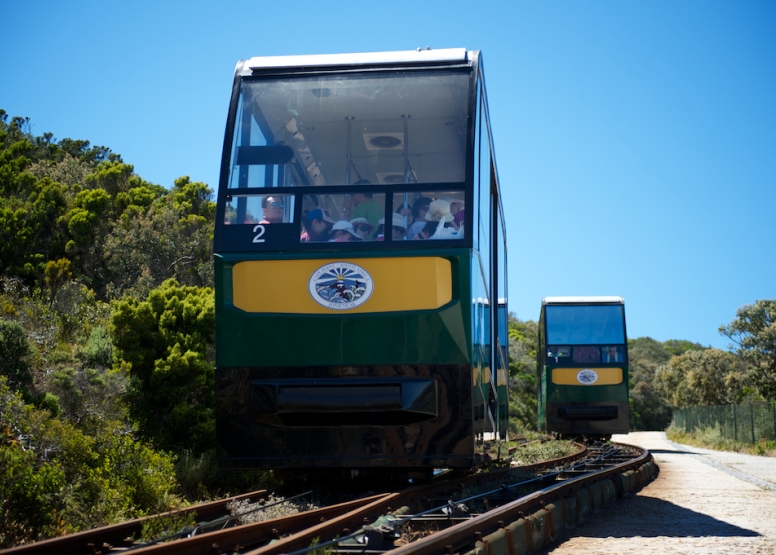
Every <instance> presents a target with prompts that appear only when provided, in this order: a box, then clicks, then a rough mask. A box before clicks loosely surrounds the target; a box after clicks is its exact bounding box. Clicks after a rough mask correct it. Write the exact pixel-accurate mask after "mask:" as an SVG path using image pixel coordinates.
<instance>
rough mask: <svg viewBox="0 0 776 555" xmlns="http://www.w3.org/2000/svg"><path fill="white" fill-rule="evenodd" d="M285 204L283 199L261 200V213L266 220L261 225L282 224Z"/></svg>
mask: <svg viewBox="0 0 776 555" xmlns="http://www.w3.org/2000/svg"><path fill="white" fill-rule="evenodd" d="M284 208H285V205H284V204H283V198H282V197H264V198H262V199H261V212H262V214H263V215H264V218H263V219H262V220H261V221H260V222H259V223H260V224H282V223H283V209H284Z"/></svg>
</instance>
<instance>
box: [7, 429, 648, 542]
mask: <svg viewBox="0 0 776 555" xmlns="http://www.w3.org/2000/svg"><path fill="white" fill-rule="evenodd" d="M654 471H655V466H654V463H653V462H652V457H651V455H650V454H649V453H648V452H647V451H644V450H641V449H638V448H634V447H632V446H625V445H614V444H599V445H591V446H583V445H579V449H578V452H577V453H575V454H573V455H570V456H567V457H563V458H560V459H555V460H551V461H545V462H542V463H539V464H534V465H529V466H522V467H516V468H505V469H498V470H491V471H490V472H485V473H479V474H474V475H471V476H467V477H463V478H456V479H447V478H445V477H440V478H439V479H438V480H435V481H433V482H431V483H429V484H423V485H418V486H413V487H409V488H405V489H402V490H400V491H396V492H386V493H378V494H372V495H366V496H362V497H360V498H358V499H353V500H350V501H347V502H344V503H337V504H334V505H330V506H327V507H322V508H314V509H311V510H307V511H305V512H302V513H299V514H294V515H290V516H285V517H281V518H274V519H270V520H264V521H260V522H252V523H249V524H240V522H241V521H245V520H247V519H246V518H244V514H243V515H230V514H229V511H228V509H227V506H228V505H229V506H232V507H233V506H234V502H235V501H236V502H238V504H240V503H242V504H249V503H252V504H253V508H252V510H257V508H256V504H257V502H258V503H259V504H260V503H261V502H262V501H264V507H269V506H271V505H272V503H268V502H267V500H269V499H271V497H270V495H269V492H266V491H259V492H253V493H250V494H246V495H242V496H238V497H236V498H231V499H229V500H224V501H219V502H215V503H208V504H205V505H199V506H196V507H192V508H191V509H189V510H188V511H189V512H190V516H192V517H194V518H195V519H196V524H194V525H189V526H187V527H186V528H184V529H182V530H181V531H180V532H178V533H176V534H174V535H170V536H167V537H162V538H157V539H156V540H154V541H150V542H148V541H146V542H140V541H137V540H131V539H130V538H131V537H132V536H134V537H137V536H138V535H139V531H140V530H141V529H142V527H143V525H144V524H147V523H148V522H149V521H150V520H152V519H153V518H159V517H160V516H161V517H164V516H165V515H157V516H156V517H148V518H146V519H138V520H135V521H129V522H126V523H122V524H118V525H115V526H108V527H104V528H99V529H95V530H91V531H88V532H82V533H79V534H73V535H70V536H65V537H62V538H55V539H51V540H46V541H43V542H38V543H34V544H30V545H26V546H21V547H17V548H12V549H10V550H6V551H3V552H2V553H3V555H21V554H24V555H33V554H34V555H49V554H53V553H57V554H74V555H82V554H83V555H86V554H88V555H108V554H113V553H127V552H129V553H132V555H148V554H152V553H153V554H156V555H174V554H186V555H195V554H202V555H226V554H229V553H240V554H245V553H247V554H250V555H281V554H283V555H305V554H307V553H313V555H323V554H325V553H327V552H338V553H356V552H358V553H362V554H366V555H371V554H377V553H384V552H387V551H391V552H392V555H406V554H409V553H412V554H413V555H425V554H430V553H462V554H464V553H466V554H469V555H495V554H500V553H504V555H507V554H510V555H511V554H514V553H526V552H530V551H533V550H535V549H538V548H539V547H541V546H542V545H545V544H546V543H548V542H550V541H552V540H553V538H555V537H556V536H558V535H559V534H561V533H562V532H563V530H565V529H566V528H569V527H574V526H576V525H577V524H579V523H581V522H582V521H584V520H585V519H586V518H587V517H588V516H589V515H590V514H591V513H593V512H596V511H597V510H599V509H600V508H601V507H602V506H603V505H604V504H605V503H607V502H609V501H611V500H612V499H614V498H615V497H617V496H622V495H624V494H625V493H627V492H631V491H635V490H636V489H638V488H640V487H641V486H642V485H644V484H645V483H647V481H648V480H649V479H650V478H651V476H652V474H653V473H654ZM309 493H310V492H307V494H309ZM288 500H290V499H286V501H288ZM258 508H259V509H260V508H261V505H259V506H258ZM176 514H177V515H180V513H176ZM167 516H168V517H169V516H170V515H169V514H168V515H167ZM160 540H164V541H160Z"/></svg>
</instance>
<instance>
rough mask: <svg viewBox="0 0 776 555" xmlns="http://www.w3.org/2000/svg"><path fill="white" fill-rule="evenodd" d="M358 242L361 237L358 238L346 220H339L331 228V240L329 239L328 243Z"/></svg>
mask: <svg viewBox="0 0 776 555" xmlns="http://www.w3.org/2000/svg"><path fill="white" fill-rule="evenodd" d="M360 240H361V237H359V236H358V234H357V233H356V232H355V230H354V229H353V226H352V225H350V222H349V221H347V220H340V221H338V222H337V223H336V224H334V225H333V226H332V228H331V239H329V243H347V242H350V241H353V242H355V241H360Z"/></svg>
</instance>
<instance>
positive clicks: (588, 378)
mask: <svg viewBox="0 0 776 555" xmlns="http://www.w3.org/2000/svg"><path fill="white" fill-rule="evenodd" d="M577 381H578V382H579V383H583V384H585V385H590V384H593V383H595V382H596V381H598V374H596V373H595V370H591V369H590V368H585V369H584V370H580V371H579V373H578V374H577Z"/></svg>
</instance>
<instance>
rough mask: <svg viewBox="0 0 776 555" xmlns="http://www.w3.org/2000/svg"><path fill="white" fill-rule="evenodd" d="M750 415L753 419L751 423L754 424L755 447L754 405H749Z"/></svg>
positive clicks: (753, 442)
mask: <svg viewBox="0 0 776 555" xmlns="http://www.w3.org/2000/svg"><path fill="white" fill-rule="evenodd" d="M749 413H750V416H751V417H752V419H751V423H752V445H754V444H755V440H754V405H749Z"/></svg>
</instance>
